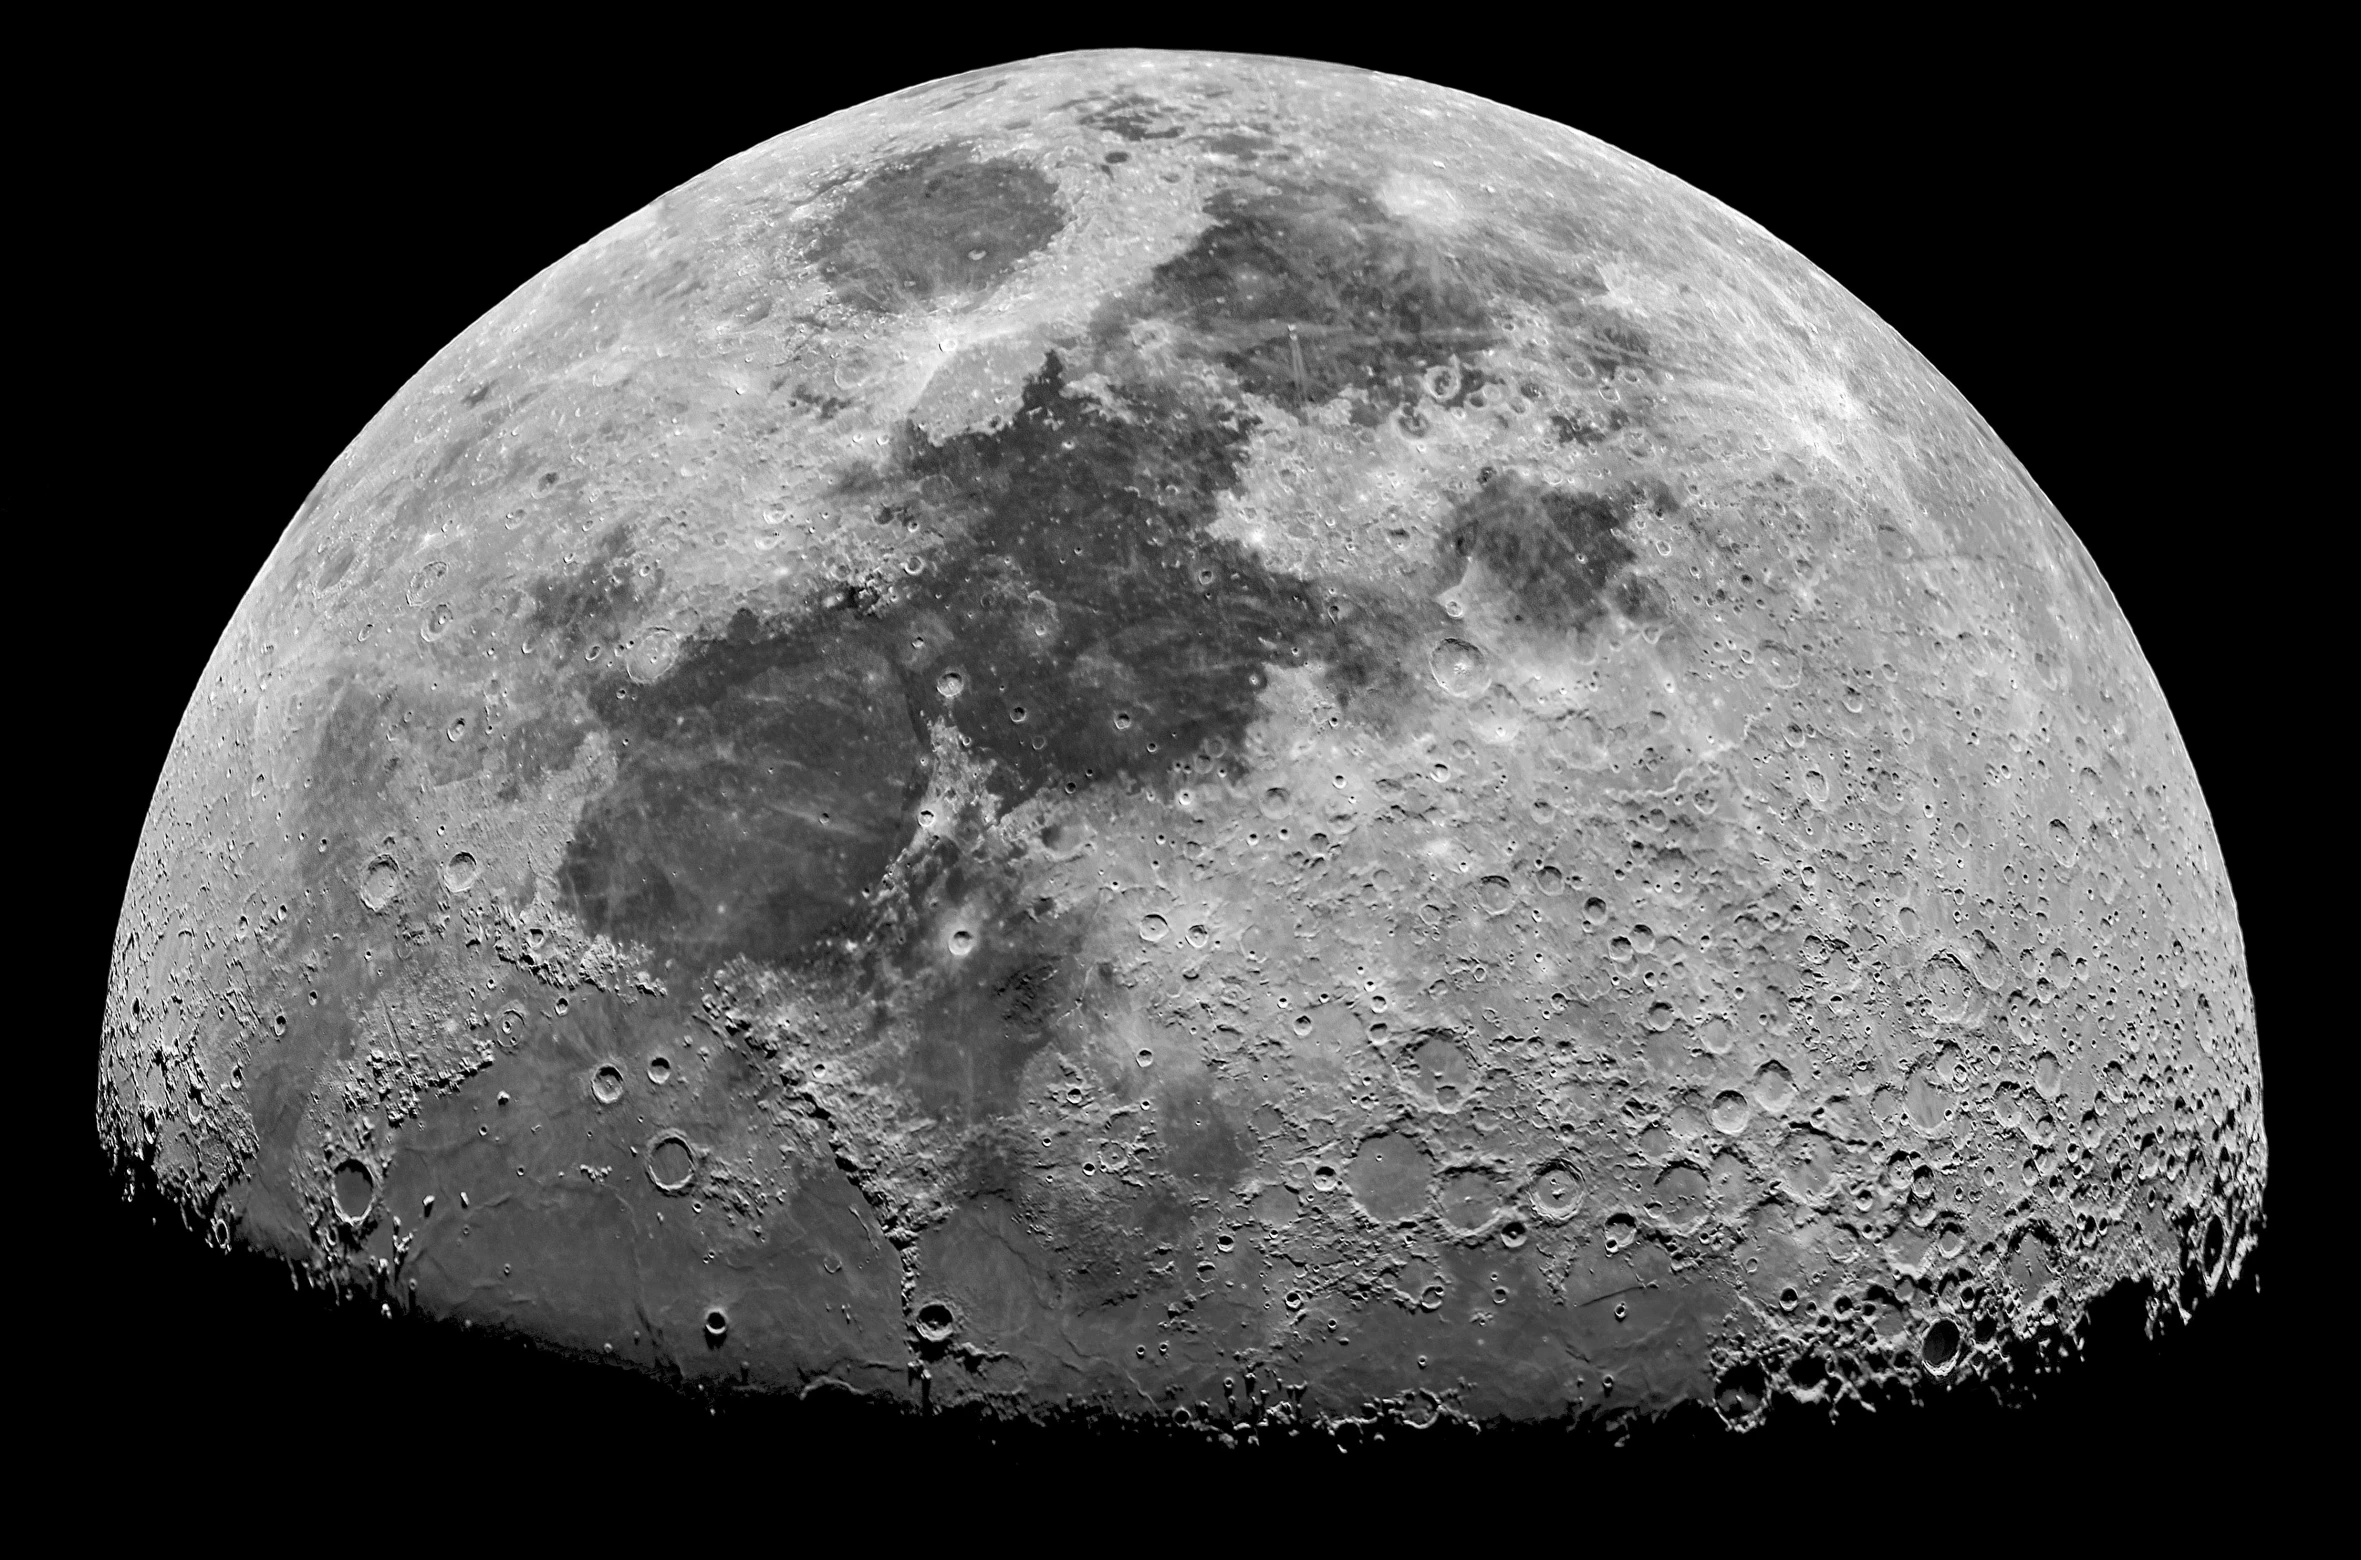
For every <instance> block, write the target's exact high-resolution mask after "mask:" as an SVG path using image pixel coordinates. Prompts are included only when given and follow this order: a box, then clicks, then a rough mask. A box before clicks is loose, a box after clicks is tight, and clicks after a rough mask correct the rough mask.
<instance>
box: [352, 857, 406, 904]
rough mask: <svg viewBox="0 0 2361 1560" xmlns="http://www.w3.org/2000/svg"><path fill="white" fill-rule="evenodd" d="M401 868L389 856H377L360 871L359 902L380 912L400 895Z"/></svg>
mask: <svg viewBox="0 0 2361 1560" xmlns="http://www.w3.org/2000/svg"><path fill="white" fill-rule="evenodd" d="M401 892H402V869H401V866H400V865H399V864H398V863H397V862H395V860H394V859H393V857H391V856H379V857H377V858H375V859H374V860H372V861H371V862H370V863H369V865H368V866H367V867H366V868H365V869H364V870H363V871H362V873H361V903H362V904H364V905H367V906H368V907H369V908H370V909H371V910H373V911H376V912H378V913H380V914H382V913H383V912H384V910H385V907H386V906H388V905H390V904H392V903H393V902H394V900H395V899H397V898H398V897H400V895H401Z"/></svg>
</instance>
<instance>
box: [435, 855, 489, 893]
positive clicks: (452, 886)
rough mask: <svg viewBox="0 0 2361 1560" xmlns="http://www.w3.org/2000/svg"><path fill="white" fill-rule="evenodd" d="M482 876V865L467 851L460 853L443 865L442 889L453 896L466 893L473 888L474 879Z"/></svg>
mask: <svg viewBox="0 0 2361 1560" xmlns="http://www.w3.org/2000/svg"><path fill="white" fill-rule="evenodd" d="M483 875H484V868H483V864H482V863H481V862H479V861H477V860H476V859H475V856H474V854H473V853H472V852H469V851H464V850H463V851H460V852H459V853H458V854H456V855H454V856H453V857H452V858H451V859H450V860H449V861H447V862H445V863H443V887H445V888H447V889H449V890H450V891H451V892H452V893H454V894H464V893H466V892H467V891H468V890H469V889H471V888H473V887H475V885H476V879H478V878H480V877H482V876H483Z"/></svg>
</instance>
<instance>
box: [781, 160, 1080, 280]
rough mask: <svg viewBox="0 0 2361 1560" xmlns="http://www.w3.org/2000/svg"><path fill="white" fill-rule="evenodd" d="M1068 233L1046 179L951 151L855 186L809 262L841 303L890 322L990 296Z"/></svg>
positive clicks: (1008, 163) (1027, 167)
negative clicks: (961, 299) (932, 304)
mask: <svg viewBox="0 0 2361 1560" xmlns="http://www.w3.org/2000/svg"><path fill="white" fill-rule="evenodd" d="M1065 225H1066V208H1065V204H1064V202H1062V201H1061V200H1059V198H1058V190H1057V183H1056V181H1055V180H1053V179H1051V178H1050V177H1049V175H1047V174H1045V173H1043V172H1042V171H1041V170H1040V169H1039V168H1037V167H1035V166H1033V165H1032V164H1031V163H1029V162H1024V161H1022V160H1020V159H1016V158H1009V157H990V158H978V157H976V156H975V155H974V152H973V150H972V149H971V148H969V147H967V146H965V145H961V144H957V143H953V144H949V145H943V146H936V147H930V148H928V149H927V150H925V151H923V152H919V153H916V154H914V155H912V156H910V157H906V158H904V159H902V160H901V161H899V162H896V163H891V164H889V165H887V166H886V167H884V168H881V169H879V170H878V171H877V172H875V173H873V174H871V175H870V176H869V177H868V178H867V179H865V180H863V181H862V182H861V183H860V184H858V185H855V186H854V187H853V188H852V189H851V190H850V191H848V192H847V193H846V194H845V196H844V197H843V201H842V204H841V205H840V207H839V208H838V210H837V212H836V214H835V215H834V216H833V217H832V218H830V219H829V220H828V221H827V222H826V223H825V224H823V225H822V227H821V229H820V232H819V235H818V237H817V238H815V239H814V240H813V241H812V244H811V246H810V248H809V250H808V251H807V257H808V258H809V259H810V260H811V261H812V263H813V264H815V265H817V266H818V267H819V268H820V274H821V275H823V276H825V277H827V278H828V282H829V285H830V286H831V287H832V288H834V290H835V292H836V295H837V297H838V298H839V299H841V300H843V301H844V302H845V303H846V304H848V305H850V306H852V307H853V308H856V309H865V310H868V311H871V312H873V313H880V314H884V313H892V312H895V311H898V310H902V309H908V308H913V307H916V306H918V305H920V304H923V303H926V302H927V301H929V300H930V299H933V298H935V297H938V296H941V295H944V294H959V293H967V294H972V293H977V292H982V291H985V290H988V289H989V288H990V287H992V286H993V285H994V284H996V283H998V282H1000V281H1001V280H1002V279H1004V278H1005V277H1007V276H1008V274H1009V273H1010V272H1011V271H1013V270H1015V269H1016V267H1017V264H1018V262H1020V261H1022V260H1023V259H1024V258H1025V257H1026V256H1027V255H1030V254H1033V253H1034V252H1036V251H1037V250H1039V249H1041V248H1042V247H1043V246H1045V245H1046V244H1048V242H1049V241H1050V240H1051V239H1052V238H1054V237H1056V236H1057V233H1058V230H1059V229H1060V228H1062V227H1064V226H1065Z"/></svg>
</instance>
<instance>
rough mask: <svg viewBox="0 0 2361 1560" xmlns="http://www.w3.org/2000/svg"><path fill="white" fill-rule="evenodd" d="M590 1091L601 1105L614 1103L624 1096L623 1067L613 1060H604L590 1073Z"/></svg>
mask: <svg viewBox="0 0 2361 1560" xmlns="http://www.w3.org/2000/svg"><path fill="white" fill-rule="evenodd" d="M590 1092H591V1095H592V1096H593V1097H594V1098H595V1099H597V1101H598V1102H599V1103H600V1104H601V1105H612V1104H614V1103H615V1102H616V1101H617V1100H619V1099H621V1098H623V1069H622V1068H620V1067H618V1066H616V1065H615V1064H614V1063H613V1062H602V1063H600V1064H599V1069H598V1071H597V1072H594V1073H592V1074H591V1075H590Z"/></svg>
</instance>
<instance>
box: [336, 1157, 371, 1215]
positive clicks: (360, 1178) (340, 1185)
mask: <svg viewBox="0 0 2361 1560" xmlns="http://www.w3.org/2000/svg"><path fill="white" fill-rule="evenodd" d="M376 1202H377V1178H376V1177H375V1176H373V1175H371V1174H370V1173H369V1167H368V1166H367V1165H365V1164H362V1163H361V1162H360V1161H359V1160H358V1159H348V1160H346V1161H345V1162H344V1163H343V1164H340V1165H338V1166H337V1167H336V1214H337V1217H339V1218H341V1219H342V1220H344V1222H345V1223H347V1224H356V1225H357V1224H359V1223H360V1222H361V1221H362V1220H364V1219H366V1218H368V1217H369V1210H370V1209H371V1208H372V1207H374V1206H375V1205H376Z"/></svg>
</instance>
